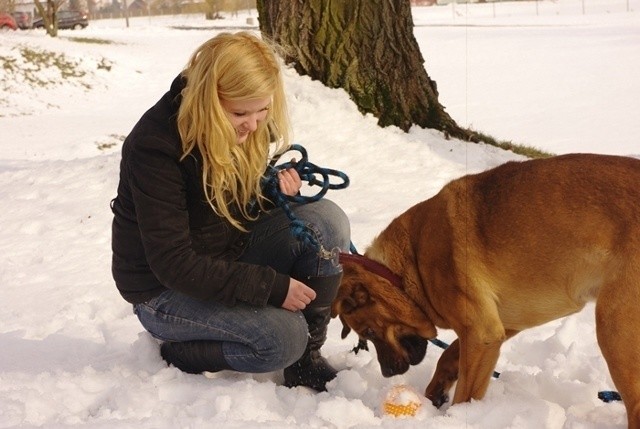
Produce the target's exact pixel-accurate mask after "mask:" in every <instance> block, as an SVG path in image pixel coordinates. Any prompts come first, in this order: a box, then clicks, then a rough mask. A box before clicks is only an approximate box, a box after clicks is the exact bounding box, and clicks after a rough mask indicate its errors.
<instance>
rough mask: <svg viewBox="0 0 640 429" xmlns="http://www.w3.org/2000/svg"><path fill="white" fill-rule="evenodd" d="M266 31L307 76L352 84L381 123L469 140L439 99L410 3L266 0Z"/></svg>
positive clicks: (262, 20)
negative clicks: (414, 31) (417, 37)
mask: <svg viewBox="0 0 640 429" xmlns="http://www.w3.org/2000/svg"><path fill="white" fill-rule="evenodd" d="M257 8H258V21H259V25H260V31H261V32H262V34H263V35H264V36H266V37H268V38H270V39H272V40H274V41H275V42H277V43H278V44H279V45H282V46H283V47H284V48H285V49H286V50H288V53H287V54H286V55H287V58H285V60H286V61H287V62H288V63H291V64H293V66H294V67H295V69H296V70H297V71H298V73H300V74H305V75H308V76H310V77H311V78H312V79H317V80H319V81H321V82H322V83H323V84H325V85H326V86H328V87H331V88H344V89H345V90H346V91H347V93H348V94H349V95H350V97H351V99H352V100H353V101H354V102H355V103H356V105H357V106H358V108H359V109H360V111H361V112H363V113H372V114H373V115H374V116H375V117H377V118H378V124H379V125H380V126H383V127H385V126H389V125H396V126H398V127H400V128H401V129H402V130H404V131H408V130H409V128H410V127H411V126H412V125H418V126H420V127H423V128H434V129H437V130H440V131H443V132H444V133H445V134H446V135H450V136H453V137H456V138H460V139H463V140H474V139H475V137H474V135H473V133H471V132H470V131H468V130H466V129H462V128H461V127H459V126H458V125H457V124H456V122H455V121H454V120H453V119H452V118H451V117H450V116H449V114H448V113H447V112H446V111H445V109H444V107H443V106H442V105H441V104H440V103H439V101H438V91H437V87H436V83H435V82H434V81H433V80H431V78H429V76H428V74H427V72H426V70H425V68H424V58H423V57H422V53H421V52H420V48H419V46H418V42H417V41H416V39H415V37H414V35H413V27H414V25H413V17H412V15H411V4H410V0H305V1H291V0H258V1H257Z"/></svg>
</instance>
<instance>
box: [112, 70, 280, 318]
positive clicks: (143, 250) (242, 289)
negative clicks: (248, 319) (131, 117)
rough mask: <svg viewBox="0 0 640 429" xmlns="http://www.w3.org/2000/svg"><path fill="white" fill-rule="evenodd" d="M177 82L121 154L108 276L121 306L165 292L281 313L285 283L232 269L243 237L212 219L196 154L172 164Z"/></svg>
mask: <svg viewBox="0 0 640 429" xmlns="http://www.w3.org/2000/svg"><path fill="white" fill-rule="evenodd" d="M184 85H185V81H184V79H182V78H181V77H180V76H178V77H177V78H176V79H175V80H174V82H173V84H172V85H171V89H170V90H169V91H168V92H167V93H166V94H165V95H164V96H163V97H162V98H161V99H160V101H158V103H156V105H155V106H153V107H152V108H151V109H149V110H148V111H147V112H146V113H145V114H144V115H143V116H142V118H141V119H140V120H139V121H138V123H137V124H136V125H135V127H134V128H133V130H132V131H131V133H130V134H129V136H128V137H127V138H126V140H125V141H124V145H123V147H122V160H121V163H120V183H119V185H118V195H117V197H116V198H115V199H114V200H113V201H112V210H113V214H114V219H113V225H112V250H113V261H112V273H113V278H114V280H115V282H116V286H117V287H118V290H119V291H120V293H121V295H122V296H123V298H124V299H125V300H127V301H128V302H130V303H133V304H136V303H141V302H145V301H148V300H149V299H151V298H153V297H155V296H157V295H159V294H160V293H161V292H163V291H164V290H166V289H167V288H170V289H173V290H176V291H179V292H182V293H185V294H187V295H190V296H193V297H195V298H199V299H203V300H212V299H214V300H219V301H220V302H223V303H224V304H227V305H233V304H235V303H236V302H238V301H241V302H245V303H248V304H251V305H255V306H265V305H267V304H272V305H275V306H278V307H279V306H281V305H282V303H283V302H284V299H285V297H286V294H287V291H288V288H289V277H288V276H287V275H284V274H279V273H276V272H275V271H274V270H273V269H272V268H270V267H266V266H259V265H252V264H246V263H241V262H237V259H238V257H239V256H240V255H241V254H242V251H243V249H244V246H246V241H247V240H246V238H247V234H246V233H243V232H241V231H239V230H238V229H236V228H234V227H233V226H232V225H231V224H230V223H229V222H228V221H227V220H226V219H225V218H223V217H220V216H218V215H217V214H215V212H214V211H213V209H212V208H211V207H210V206H209V204H208V203H207V201H206V198H205V194H204V190H203V187H202V162H201V160H202V156H201V155H200V152H199V151H198V150H197V149H194V151H193V152H192V153H191V154H190V155H189V156H187V157H186V158H185V159H184V160H182V161H180V157H181V155H182V144H181V141H180V136H179V134H178V129H177V125H176V117H177V113H178V107H179V105H180V101H181V96H180V92H181V91H182V89H183V88H184Z"/></svg>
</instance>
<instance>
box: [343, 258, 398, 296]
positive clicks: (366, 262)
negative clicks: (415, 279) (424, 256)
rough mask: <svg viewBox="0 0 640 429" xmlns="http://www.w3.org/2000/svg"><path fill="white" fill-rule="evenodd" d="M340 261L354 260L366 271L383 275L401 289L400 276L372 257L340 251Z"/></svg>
mask: <svg viewBox="0 0 640 429" xmlns="http://www.w3.org/2000/svg"><path fill="white" fill-rule="evenodd" d="M339 258H340V262H341V263H342V262H354V263H356V264H360V265H362V266H363V267H364V268H365V269H366V270H367V271H369V272H371V273H373V274H377V275H379V276H380V277H383V278H385V279H387V280H389V281H390V282H391V284H392V285H394V286H396V287H398V288H400V289H402V278H400V276H399V275H397V274H396V273H394V272H393V271H391V270H390V269H389V268H387V267H386V266H384V265H382V264H381V263H380V262H377V261H374V260H373V259H369V258H367V257H366V256H363V255H358V254H353V253H342V252H340V255H339Z"/></svg>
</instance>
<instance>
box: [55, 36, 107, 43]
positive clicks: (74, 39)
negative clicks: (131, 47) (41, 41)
mask: <svg viewBox="0 0 640 429" xmlns="http://www.w3.org/2000/svg"><path fill="white" fill-rule="evenodd" d="M65 39H67V40H71V41H72V42H76V43H90V44H95V45H111V44H113V40H107V39H98V38H96V37H65Z"/></svg>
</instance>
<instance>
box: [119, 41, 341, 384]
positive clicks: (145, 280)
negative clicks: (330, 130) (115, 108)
mask: <svg viewBox="0 0 640 429" xmlns="http://www.w3.org/2000/svg"><path fill="white" fill-rule="evenodd" d="M289 129H290V127H289V123H288V117H287V108H286V101H285V94H284V89H283V82H282V73H281V69H280V65H279V62H278V57H277V54H276V53H275V51H274V50H273V48H272V47H271V45H270V44H268V43H266V42H265V41H263V40H262V39H260V38H258V37H257V36H255V35H252V34H251V33H248V32H239V33H235V34H230V33H223V34H219V35H218V36H216V37H214V38H212V39H210V40H209V41H207V42H205V43H204V44H203V45H202V46H200V47H199V48H198V49H197V50H196V51H195V53H194V54H193V55H192V57H191V59H190V61H189V63H188V65H187V67H186V68H185V69H184V70H183V71H182V73H181V74H180V75H179V76H178V77H177V78H176V79H175V80H174V82H173V84H172V85H171V88H170V90H169V91H168V92H167V93H166V94H165V95H164V96H163V97H162V98H161V99H160V100H159V101H158V102H157V103H156V104H155V105H154V106H153V107H151V109H149V110H148V111H147V112H146V113H145V114H144V115H143V116H142V118H141V119H140V120H139V122H138V123H137V124H136V125H135V127H134V128H133V130H132V131H131V133H130V134H129V136H128V137H127V139H126V140H125V142H124V145H123V148H122V161H121V166H120V183H119V186H118V194H117V197H116V198H115V199H114V200H113V202H112V210H113V213H114V219H113V231H112V232H113V235H112V248H113V265H112V271H113V277H114V279H115V282H116V286H117V287H118V290H119V292H120V293H121V295H122V297H123V298H124V299H125V300H127V301H128V302H130V303H131V304H133V307H134V312H135V314H136V315H137V316H138V318H139V320H140V322H141V323H142V326H143V327H144V328H145V329H146V330H147V331H148V332H150V333H151V335H153V336H154V337H155V338H157V339H159V340H161V341H162V344H161V347H160V352H161V355H162V357H163V358H164V359H165V360H166V361H167V362H168V363H170V364H173V365H174V366H176V367H177V368H180V369H181V370H183V371H186V372H189V373H201V372H203V371H209V372H215V371H220V370H235V371H242V372H250V373H260V372H271V371H276V370H280V369H284V382H285V385H287V386H290V387H293V386H307V387H310V388H313V389H315V390H318V391H322V390H325V389H326V386H325V385H326V383H327V382H328V381H329V380H331V379H333V378H334V377H335V375H336V371H335V369H334V368H332V367H331V365H330V364H329V363H328V362H327V361H326V360H325V359H324V358H323V357H322V356H321V355H320V347H321V346H322V345H323V343H324V341H325V339H326V332H327V325H328V323H329V319H330V315H329V311H330V303H331V301H332V300H333V298H334V297H335V294H336V291H337V288H338V284H339V283H340V278H341V276H342V270H341V268H340V266H339V265H336V264H335V263H333V262H332V260H331V258H329V257H328V256H326V255H325V254H324V253H322V252H318V251H317V249H316V248H314V247H313V246H312V245H309V244H306V243H305V242H304V241H302V240H298V239H296V238H295V237H294V236H293V235H292V233H291V231H290V229H289V223H290V220H289V219H288V218H287V216H286V213H285V212H284V211H283V210H281V209H279V208H277V207H273V205H272V204H270V201H268V200H267V199H266V198H265V197H264V196H263V190H262V189H261V183H263V181H262V177H263V175H264V174H265V171H266V167H267V164H268V162H269V158H270V156H271V155H273V154H274V153H279V151H282V150H283V149H285V148H286V147H288V145H289ZM278 176H279V177H278V179H279V181H278V186H279V189H280V191H281V192H282V193H284V194H286V195H295V194H297V193H298V191H299V190H300V187H301V180H300V177H299V175H298V173H297V172H296V170H295V169H289V170H284V171H281V172H280V173H279V174H278ZM292 209H293V210H294V212H295V215H296V217H297V218H299V219H301V220H303V221H304V222H305V223H306V225H307V226H308V227H309V228H310V229H311V230H312V231H313V232H314V234H315V238H316V239H317V240H318V241H319V242H320V243H321V245H322V247H323V248H324V249H331V250H334V249H338V250H340V251H346V250H347V249H348V247H349V237H350V230H349V222H348V220H347V218H346V216H345V214H344V212H343V211H342V210H341V209H340V208H339V207H338V206H336V205H335V204H334V203H332V202H331V201H329V200H327V199H321V200H319V201H317V202H314V203H309V204H303V205H297V206H294V207H292Z"/></svg>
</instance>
